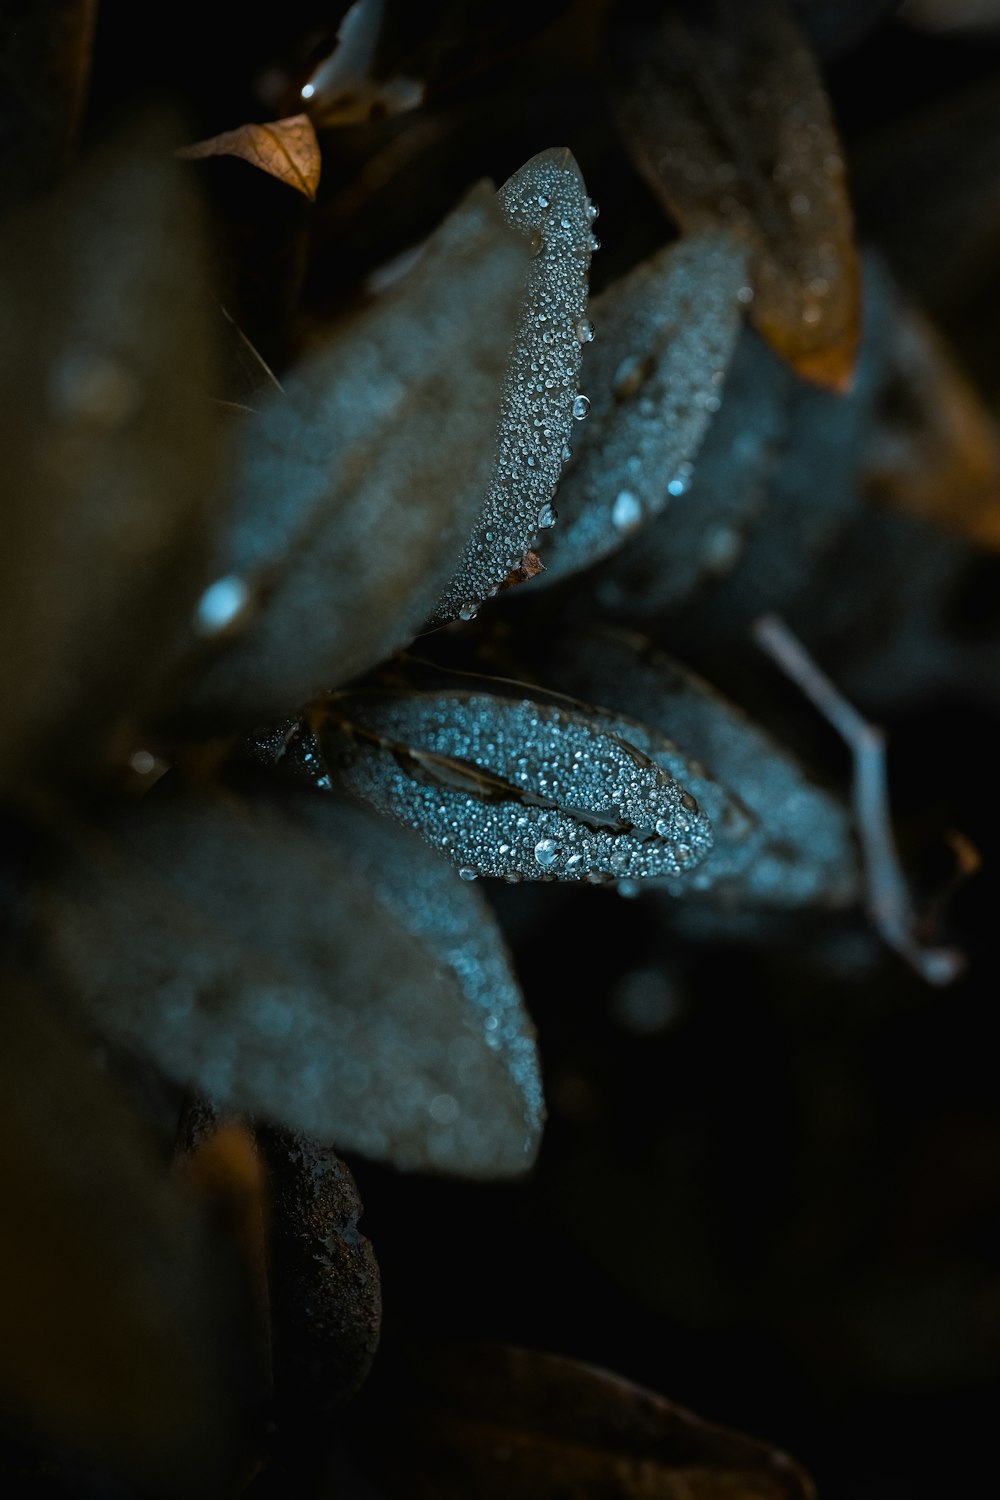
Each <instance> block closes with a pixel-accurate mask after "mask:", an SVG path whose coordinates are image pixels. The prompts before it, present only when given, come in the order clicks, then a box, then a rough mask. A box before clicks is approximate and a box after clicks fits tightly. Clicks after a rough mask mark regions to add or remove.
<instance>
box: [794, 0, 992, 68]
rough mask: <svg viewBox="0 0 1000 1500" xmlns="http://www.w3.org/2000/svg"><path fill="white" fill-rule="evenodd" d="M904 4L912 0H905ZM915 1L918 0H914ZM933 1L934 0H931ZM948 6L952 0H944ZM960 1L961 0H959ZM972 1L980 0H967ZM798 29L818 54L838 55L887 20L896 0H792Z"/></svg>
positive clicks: (896, 7)
mask: <svg viewBox="0 0 1000 1500" xmlns="http://www.w3.org/2000/svg"><path fill="white" fill-rule="evenodd" d="M906 3H907V5H908V6H912V5H913V4H914V0H906ZM916 3H917V4H920V3H921V0H916ZM931 3H934V0H931ZM944 3H945V4H947V5H952V4H953V3H954V0H944ZM959 3H962V0H959ZM971 3H972V4H978V3H980V0H971ZM793 4H794V7H795V10H796V12H797V13H798V16H799V19H800V20H801V22H802V29H803V30H804V31H805V33H806V35H807V36H808V38H809V40H810V41H811V42H812V44H813V46H814V47H815V48H816V51H817V52H818V53H819V55H820V56H821V57H824V58H826V57H839V56H840V55H841V54H842V53H844V52H848V51H850V50H851V48H853V47H855V46H856V45H857V44H858V42H860V41H862V40H863V39H864V37H865V35H866V33H867V32H869V31H871V30H873V29H874V28H875V27H876V26H877V25H878V24H879V22H880V21H887V20H888V19H889V17H890V16H891V15H892V13H893V11H894V10H898V9H899V5H900V0H793Z"/></svg>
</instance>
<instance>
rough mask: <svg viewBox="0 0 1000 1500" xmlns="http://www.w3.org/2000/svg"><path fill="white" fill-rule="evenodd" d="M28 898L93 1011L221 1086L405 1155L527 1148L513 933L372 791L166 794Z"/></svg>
mask: <svg viewBox="0 0 1000 1500" xmlns="http://www.w3.org/2000/svg"><path fill="white" fill-rule="evenodd" d="M33 913H34V917H33V920H34V925H35V928H36V930H37V931H38V932H39V933H40V935H41V937H42V940H43V941H44V943H45V947H46V954H47V959H48V962H49V963H50V965H51V967H52V968H53V969H54V970H55V971H56V972H57V973H58V974H59V975H60V976H61V977H62V980H63V982H64V986H65V988H66V991H67V993H68V994H70V995H71V996H73V997H75V998H76V999H77V1001H78V1002H79V1003H80V1004H81V1005H82V1006H83V1007H84V1008H85V1010H86V1012H87V1014H88V1015H89V1016H90V1017H91V1019H92V1020H93V1021H94V1022H95V1023H96V1024H98V1025H100V1026H101V1027H102V1029H104V1030H105V1031H106V1032H108V1033H109V1034H110V1035H113V1036H115V1037H117V1038H118V1039H119V1040H120V1041H121V1042H122V1043H123V1044H125V1045H127V1046H129V1047H131V1048H133V1049H134V1050H136V1051H139V1052H142V1053H147V1054H149V1055H151V1056H152V1057H153V1058H154V1059H155V1060H156V1061H157V1062H158V1064H159V1065H160V1066H161V1067H162V1068H163V1070H164V1071H165V1072H166V1073H167V1074H169V1075H170V1076H171V1077H173V1078H175V1079H177V1080H178V1081H180V1082H185V1083H187V1082H192V1083H194V1084H196V1085H197V1087H199V1088H200V1089H201V1090H203V1092H204V1093H205V1094H207V1095H208V1096H209V1098H211V1099H212V1100H213V1101H216V1102H217V1103H218V1104H219V1105H220V1106H227V1107H231V1108H234V1109H236V1110H239V1111H244V1112H252V1113H255V1114H260V1115H263V1116H265V1117H268V1118H270V1119H273V1120H277V1121H280V1122H281V1123H282V1124H284V1125H286V1126H288V1127H290V1128H291V1129H293V1130H301V1131H305V1132H307V1133H308V1134H309V1135H311V1136H314V1137H317V1138H320V1139H323V1140H331V1141H335V1142H336V1143H337V1144H338V1145H339V1146H341V1147H343V1148H346V1149H350V1150H356V1151H361V1152H364V1153H365V1154H366V1155H369V1156H374V1157H380V1158H387V1159H389V1160H391V1161H393V1162H395V1163H397V1164H398V1165H401V1166H406V1167H423V1168H434V1169H438V1170H442V1171H452V1172H461V1173H464V1174H468V1175H472V1176H485V1177H489V1176H498V1175H505V1174H510V1173H516V1172H520V1171H523V1170H525V1169H526V1168H527V1167H528V1166H529V1165H530V1163H531V1158H532V1155H533V1153H534V1151H535V1149H536V1147H537V1144H538V1138H539V1131H540V1126H541V1113H542V1106H541V1091H540V1085H539V1078H538V1064H537V1060H536V1056H535V1050H534V1045H533V1042H532V1033H531V1028H530V1025H529V1024H528V1022H527V1019H526V1017H525V1015H524V1012H523V1010H522V1008H521V1001H520V996H519V993H518V989H517V986H516V983H515V981H514V979H513V976H512V974H511V971H510V967H509V964H508V960H507V957H506V953H505V951H504V948H503V944H502V941H501V939H500V936H499V933H498V931H497V929H496V927H495V925H494V924H493V923H492V922H491V921H490V919H489V917H488V915H487V913H486V911H485V908H484V906H483V904H482V903H481V901H480V900H479V899H478V898H477V895H476V893H474V892H472V891H470V890H469V889H467V888H466V887H465V886H463V885H462V884H461V883H460V882H458V881H456V880H455V877H454V872H453V871H452V870H451V869H450V868H449V867H448V866H447V865H446V864H444V863H443V862H440V861H438V860H437V859H436V858H435V857H434V856H432V855H431V854H430V853H429V852H428V851H427V850H426V849H423V848H422V847H421V846H420V844H419V843H418V842H417V841H416V840H411V841H407V840H405V839H404V838H403V837H402V836H401V835H400V833H399V831H398V830H396V829H393V828H392V827H391V826H390V825H389V824H387V823H385V822H384V821H383V820H381V819H378V818H375V817H373V816H372V815H371V814H370V813H367V812H365V811H363V810H361V809H358V808H352V807H345V806H340V805H338V804H337V803H335V802H334V801H333V800H332V799H327V798H323V797H305V798H302V799H296V798H292V799H290V800H289V801H287V802H285V803H284V804H283V805H281V806H271V805H269V804H266V803H265V804H256V803H255V804H252V805H251V804H245V803H243V802H242V801H237V800H235V799H233V800H218V799H212V798H209V797H207V796H203V797H199V796H190V797H187V796H180V797H177V798H171V797H169V796H165V797H164V798H163V800H162V801H157V802H153V803H147V804H146V805H145V806H144V807H143V808H142V809H141V814H140V815H136V814H135V813H134V812H133V813H132V814H131V815H123V816H120V817H119V818H117V819H116V820H115V821H114V823H112V824H111V825H109V826H108V827H106V828H104V829H103V830H101V831H97V830H95V831H94V832H93V834H92V836H91V839H90V840H89V842H86V843H81V844H80V845H79V846H78V848H77V849H76V851H75V853H74V854H73V856H72V857H71V858H70V859H69V860H68V862H67V864H66V866H65V867H64V868H63V869H62V871H61V872H60V873H58V874H55V875H53V876H52V878H50V880H49V881H48V883H47V884H45V885H44V887H41V888H39V889H38V891H37V893H36V895H35V897H34V904H33ZM373 953H377V954H378V962H377V963H373V962H372V954H373Z"/></svg>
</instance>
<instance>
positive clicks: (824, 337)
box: [614, 0, 861, 390]
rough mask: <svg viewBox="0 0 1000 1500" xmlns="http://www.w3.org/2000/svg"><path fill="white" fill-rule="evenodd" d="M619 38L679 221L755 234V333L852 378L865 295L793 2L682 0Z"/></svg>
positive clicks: (636, 139)
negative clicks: (696, 1) (698, 0)
mask: <svg viewBox="0 0 1000 1500" xmlns="http://www.w3.org/2000/svg"><path fill="white" fill-rule="evenodd" d="M617 41H618V49H617V50H618V53H619V56H620V57H621V59H622V66H621V71H620V76H618V77H617V78H616V80H615V85H614V94H615V105H616V110H617V114H618V119H619V123H620V126H621V130H622V134H623V137H624V140H625V144H626V147H627V149H628V150H629V153H630V155H631V156H632V159H633V160H634V162H635V164H636V166H637V167H638V168H639V170H640V171H641V172H642V174H643V176H644V177H645V178H646V180H647V181H648V182H649V184H650V186H651V187H652V189H653V191H654V192H655V193H656V195H657V196H658V197H659V199H660V200H661V202H662V203H663V205H664V207H665V208H666V210H667V212H668V213H670V214H672V215H674V216H675V217H676V218H677V220H678V222H679V223H680V225H681V226H682V228H683V229H685V230H687V231H688V232H694V231H695V230H698V229H701V228H704V227H705V226H706V225H717V226H721V227H725V228H727V229H729V230H730V231H731V232H732V233H734V234H736V235H737V236H739V237H741V238H742V239H743V240H744V241H745V242H746V245H747V247H748V249H749V251H750V252H751V255H752V274H751V281H752V285H753V290H754V300H753V303H752V304H751V308H750V315H751V317H752V319H753V321H754V324H755V326H756V327H757V329H758V330H759V332H760V333H761V334H762V335H763V336H764V338H765V339H767V341H768V342H769V343H770V344H771V345H772V346H773V347H774V349H775V350H776V351H777V353H778V354H780V355H782V356H783V357H784V358H785V359H787V360H788V361H789V363H790V364H792V365H793V367H794V368H795V369H796V370H797V371H798V373H799V374H800V375H802V376H804V377H805V378H806V379H808V380H812V381H815V382H816V383H817V384H819V385H823V386H828V387H830V388H831V389H833V390H845V389H847V387H848V386H849V384H850V380H851V372H852V369H853V366H854V355H855V350H856V347H857V343H858V337H859V333H860V317H861V304H860V292H859V276H858V263H857V252H856V248H855V244H854V235H853V228H852V221H851V210H850V203H849V199H848V194H847V187H846V182H845V175H844V162H843V156H842V152H841V147H840V143H839V142H838V140H837V136H836V133H835V131H834V127H833V122H832V119H831V116H830V109H829V104H828V102H827V99H826V95H825V94H824V91H823V85H822V82H821V79H820V76H819V72H818V70H817V67H816V64H815V62H814V60H813V58H812V56H811V55H810V52H809V49H808V46H807V45H806V43H805V41H804V40H803V38H802V36H801V33H800V30H799V26H798V24H797V22H796V20H795V17H794V16H793V14H792V12H791V9H790V7H789V5H788V3H787V0H757V3H754V4H746V3H745V0H711V3H710V4H706V5H703V6H698V5H692V4H690V3H685V0H674V3H673V4H671V5H670V6H669V7H668V9H667V10H666V12H665V14H664V16H663V18H662V21H661V22H660V23H659V25H658V27H657V29H656V30H655V31H654V30H652V29H651V28H650V27H647V28H646V29H643V30H639V31H635V32H633V33H628V32H626V31H622V30H621V29H619V35H618V38H617Z"/></svg>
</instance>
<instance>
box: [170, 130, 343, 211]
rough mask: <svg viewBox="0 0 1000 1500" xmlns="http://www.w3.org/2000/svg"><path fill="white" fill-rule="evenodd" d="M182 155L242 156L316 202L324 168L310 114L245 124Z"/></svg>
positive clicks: (186, 150) (198, 156)
mask: <svg viewBox="0 0 1000 1500" xmlns="http://www.w3.org/2000/svg"><path fill="white" fill-rule="evenodd" d="M177 155H178V156H183V157H187V158H188V159H189V160H197V159H198V158H200V157H206V156H239V157H241V158H242V160H243V161H247V162H249V163H250V165H251V166H252V167H259V168H260V170H261V171H262V172H268V173H270V175H271V176H272V177H277V179H278V181H279V182H284V183H286V184H287V186H288V187H290V188H294V189H295V191H296V192H297V193H302V195H303V196H304V197H306V198H308V199H309V201H310V203H314V202H315V201H316V190H317V188H318V187H319V174H320V169H321V167H322V165H323V163H322V160H321V157H320V151H319V141H318V140H317V139H316V131H315V130H314V129H313V123H312V121H311V120H310V118H309V116H308V115H289V117H288V118H287V119H285V120H272V121H271V122H270V123H269V124H267V125H253V124H251V125H241V126H240V127H239V128H238V129H237V130H226V131H224V132H223V134H222V135H213V136H212V138H211V140H207V141H198V143H197V144H196V145H194V146H184V147H182V148H181V150H180V151H178V152H177Z"/></svg>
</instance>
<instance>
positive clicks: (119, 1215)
mask: <svg viewBox="0 0 1000 1500" xmlns="http://www.w3.org/2000/svg"><path fill="white" fill-rule="evenodd" d="M0 1075H2V1077H0V1145H2V1162H0V1184H2V1188H0V1190H2V1194H3V1212H2V1214H0V1288H2V1294H0V1406H2V1407H3V1408H4V1414H5V1417H7V1416H8V1415H9V1416H10V1417H13V1418H15V1419H16V1421H17V1423H18V1426H19V1427H20V1429H21V1431H22V1432H23V1430H24V1424H25V1423H29V1424H31V1425H33V1426H37V1428H38V1429H40V1430H41V1432H43V1433H44V1434H46V1435H47V1436H48V1437H49V1439H50V1440H51V1441H53V1442H55V1443H56V1444H57V1446H58V1447H59V1448H60V1449H62V1450H63V1451H64V1452H65V1453H66V1454H67V1455H69V1456H70V1457H71V1458H73V1459H74V1460H75V1461H77V1462H83V1463H87V1464H94V1465H98V1466H100V1468H101V1469H102V1470H106V1471H107V1472H108V1473H109V1474H111V1475H113V1476H115V1477H117V1478H118V1479H119V1480H123V1481H127V1482H129V1483H133V1484H137V1485H139V1486H141V1488H142V1490H143V1493H147V1492H148V1493H151V1494H154V1495H162V1494H208V1493H220V1492H221V1490H222V1489H223V1488H224V1487H225V1488H228V1479H231V1477H232V1472H231V1471H232V1461H233V1457H234V1451H233V1450H234V1443H235V1439H236V1436H237V1425H236V1398H237V1393H238V1382H237V1379H236V1371H237V1367H238V1361H239V1360H241V1359H243V1358H245V1357H246V1350H245V1343H244V1336H245V1330H244V1329H243V1327H242V1326H241V1325H240V1322H239V1315H240V1313H241V1302H240V1296H239V1293H238V1290H237V1279H238V1278H234V1276H233V1268H232V1267H230V1266H229V1265H228V1263H222V1262H220V1263H216V1260H215V1258H214V1250H213V1246H212V1244H211V1241H210V1240H209V1238H208V1236H207V1235H206V1232H205V1225H204V1223H203V1222H202V1221H201V1219H200V1216H199V1215H198V1214H197V1213H196V1212H195V1210H194V1207H193V1205H192V1204H191V1202H190V1201H188V1200H187V1199H186V1198H185V1197H184V1195H182V1193H181V1192H180V1191H179V1189H178V1188H177V1186H176V1185H175V1184H172V1183H170V1182H169V1181H168V1180H167V1179H166V1178H165V1176H164V1175H163V1173H162V1171H161V1170H160V1168H159V1167H158V1164H157V1160H156V1153H155V1149H154V1146H153V1143H152V1141H151V1140H147V1139H146V1136H145V1134H144V1126H143V1125H142V1124H141V1122H140V1121H139V1120H138V1119H137V1118H136V1117H135V1116H133V1114H132V1113H131V1111H130V1110H128V1109H127V1108H126V1107H125V1105H124V1104H123V1103H122V1102H121V1101H120V1100H119V1099H118V1097H117V1095H116V1094H115V1093H114V1092H113V1091H112V1089H111V1087H110V1085H109V1083H108V1082H107V1080H106V1079H104V1078H102V1077H101V1076H100V1074H99V1073H98V1072H97V1070H96V1068H95V1067H94V1065H93V1063H92V1061H91V1059H90V1058H89V1057H88V1055H87V1052H86V1051H85V1049H84V1048H83V1047H82V1045H80V1044H79V1043H78V1042H77V1041H76V1040H75V1039H74V1038H72V1037H71V1036H70V1035H69V1034H68V1033H67V1032H66V1031H64V1030H63V1029H62V1027H61V1026H60V1025H59V1024H58V1022H57V1021H56V1019H55V1016H54V1014H53V1013H52V1012H51V1011H50V1009H49V1006H48V1003H47V1002H46V1001H45V1000H44V999H43V998H42V997H41V996H39V995H37V994H33V993H28V992H26V991H24V990H23V989H21V988H20V987H19V986H15V985H13V984H8V985H6V986H5V992H4V995H3V1001H2V1005H0Z"/></svg>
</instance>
